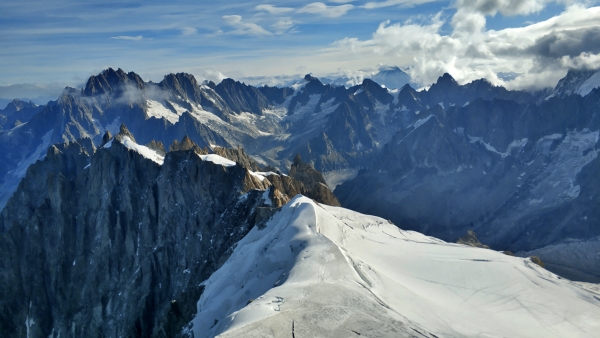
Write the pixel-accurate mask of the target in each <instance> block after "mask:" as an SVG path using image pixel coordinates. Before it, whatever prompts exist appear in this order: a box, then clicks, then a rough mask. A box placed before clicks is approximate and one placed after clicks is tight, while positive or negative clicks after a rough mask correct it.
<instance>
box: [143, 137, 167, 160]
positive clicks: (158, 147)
mask: <svg viewBox="0 0 600 338" xmlns="http://www.w3.org/2000/svg"><path fill="white" fill-rule="evenodd" d="M146 147H148V148H150V149H152V150H154V151H155V152H156V153H157V154H159V155H160V156H165V155H166V154H167V150H166V149H165V145H164V144H163V143H162V142H160V141H156V140H152V141H150V142H149V143H148V144H146Z"/></svg>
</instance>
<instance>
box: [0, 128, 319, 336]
mask: <svg viewBox="0 0 600 338" xmlns="http://www.w3.org/2000/svg"><path fill="white" fill-rule="evenodd" d="M106 139H107V140H106V142H105V143H104V144H103V145H102V146H101V147H99V148H95V146H94V144H93V142H92V141H91V140H90V139H80V140H78V141H77V142H67V143H64V144H59V145H53V146H51V147H50V148H49V150H48V151H47V154H46V157H45V159H44V160H43V161H39V162H37V163H35V164H34V165H32V166H31V167H30V168H29V169H28V172H27V175H26V177H25V178H24V179H23V181H22V182H21V183H20V185H19V188H18V190H17V192H16V193H15V194H14V196H13V197H12V198H11V199H10V200H9V202H8V204H7V205H6V207H5V208H4V210H3V211H2V213H1V214H0V289H1V290H3V291H2V294H3V297H1V298H0V332H2V335H3V336H6V337H59V336H60V337H120V336H125V337H172V336H177V335H178V334H180V333H181V331H182V328H183V326H184V325H185V324H187V323H188V322H189V321H190V320H191V318H192V316H193V314H194V313H195V312H196V301H197V300H198V298H199V296H200V294H201V293H202V287H200V286H199V284H200V283H201V282H202V281H204V280H205V279H206V278H208V277H209V276H210V275H211V273H212V272H213V271H215V270H216V269H217V268H218V267H219V266H220V265H221V264H222V263H223V262H224V261H225V259H226V258H227V257H228V255H229V254H230V253H231V250H232V249H233V248H234V246H235V243H236V242H237V241H238V240H240V239H241V238H242V237H243V236H244V235H245V234H246V233H247V232H248V231H249V230H250V229H251V228H252V227H253V226H255V224H256V220H257V214H260V215H262V217H263V218H264V209H267V210H271V211H270V213H271V214H272V212H273V211H274V209H273V207H274V206H276V205H274V203H273V201H272V200H271V198H270V197H269V196H273V195H274V193H275V190H276V189H275V187H274V186H275V185H276V186H277V191H278V192H279V195H280V200H279V204H282V203H285V202H287V201H288V200H289V198H290V197H293V196H294V195H295V194H296V193H297V192H298V191H302V188H301V187H302V186H303V185H302V183H301V182H298V181H296V180H294V179H292V178H289V177H285V176H284V178H281V177H280V176H279V175H276V174H273V173H269V174H257V173H254V172H251V171H249V170H248V169H246V168H244V167H243V166H241V165H238V164H236V163H234V162H231V161H229V160H227V159H225V158H223V157H220V156H218V155H216V154H209V155H199V154H197V153H196V151H195V144H191V145H190V146H189V147H187V149H177V150H172V151H169V152H167V153H166V154H165V155H161V154H160V152H157V151H155V150H153V149H152V148H149V147H145V146H142V145H139V144H137V143H136V142H135V137H134V136H133V135H132V133H130V132H129V131H128V130H127V128H125V127H124V126H121V129H120V132H119V133H118V134H117V135H115V137H112V138H111V137H109V136H108V135H107V136H106ZM190 142H191V141H189V142H188V141H186V140H184V141H183V142H181V144H187V143H190ZM163 149H164V148H163ZM280 179H283V180H287V181H288V183H289V184H287V185H285V184H283V185H282V184H279V182H280V181H279V180H280ZM272 186H273V187H272ZM329 194H331V192H329ZM319 202H324V203H326V202H327V201H323V200H321V201H319ZM259 209H260V210H261V211H260V212H259V211H258V210H259ZM268 215H269V213H267V217H268ZM259 219H260V217H259ZM263 221H264V219H263Z"/></svg>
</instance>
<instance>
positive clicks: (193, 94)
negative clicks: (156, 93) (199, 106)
mask: <svg viewBox="0 0 600 338" xmlns="http://www.w3.org/2000/svg"><path fill="white" fill-rule="evenodd" d="M159 86H160V87H161V88H163V89H166V90H170V91H171V92H172V93H173V94H175V95H179V96H181V97H182V98H183V99H184V100H191V101H193V102H197V103H200V100H201V98H200V93H199V85H198V81H196V78H195V77H194V76H193V75H192V74H187V73H177V74H173V73H171V74H169V75H165V77H164V78H163V80H162V81H161V82H160V83H159Z"/></svg>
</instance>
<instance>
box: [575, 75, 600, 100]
mask: <svg viewBox="0 0 600 338" xmlns="http://www.w3.org/2000/svg"><path fill="white" fill-rule="evenodd" d="M598 87H600V72H596V73H594V75H592V76H591V77H590V78H589V79H587V80H585V82H584V83H582V84H581V86H579V88H577V90H576V91H575V92H576V93H577V94H579V95H581V96H586V95H587V94H589V93H590V92H591V91H592V90H593V89H594V88H598Z"/></svg>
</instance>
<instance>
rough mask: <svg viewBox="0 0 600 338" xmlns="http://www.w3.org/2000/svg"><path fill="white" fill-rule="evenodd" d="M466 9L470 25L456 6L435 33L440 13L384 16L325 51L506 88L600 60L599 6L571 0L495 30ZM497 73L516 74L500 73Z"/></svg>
mask: <svg viewBox="0 0 600 338" xmlns="http://www.w3.org/2000/svg"><path fill="white" fill-rule="evenodd" d="M497 8H500V7H497ZM497 10H498V11H500V9H497ZM471 14H473V16H472V17H470V19H471V21H470V23H471V24H472V25H473V27H471V28H468V29H467V28H465V25H464V23H465V22H469V20H466V19H461V20H458V19H457V18H459V17H460V16H461V15H463V13H461V12H460V11H459V12H457V14H456V16H455V17H454V18H453V22H454V23H455V26H454V27H455V29H454V32H452V34H450V35H444V34H442V33H441V28H442V26H443V25H444V23H445V20H444V19H442V16H441V14H438V15H436V16H433V17H431V18H430V20H429V22H427V23H424V24H417V23H414V22H410V21H408V22H405V23H395V24H392V23H390V22H389V21H387V22H384V23H382V24H380V26H379V27H378V28H377V30H376V31H375V33H373V36H372V38H371V39H368V40H359V39H356V38H346V39H343V40H340V41H337V42H336V43H334V45H333V46H332V48H331V49H329V50H327V51H326V53H329V54H330V55H338V56H339V57H341V58H343V60H352V59H354V60H369V61H370V62H377V61H379V60H383V61H384V62H393V63H395V64H397V65H398V66H400V67H403V68H407V69H408V71H409V73H410V74H411V76H412V77H413V79H414V80H416V81H417V82H419V83H421V84H425V85H426V84H430V83H433V82H435V81H436V80H437V78H438V77H439V76H440V75H442V74H443V73H445V72H447V73H450V74H451V75H452V76H453V77H455V78H456V79H457V81H459V82H461V83H465V82H469V81H472V80H475V79H479V78H487V79H488V80H490V81H491V82H492V83H494V84H497V85H505V86H507V87H508V88H540V87H547V86H553V85H555V84H556V82H557V81H558V80H559V79H560V78H561V77H562V76H564V74H565V73H566V71H567V69H568V68H569V67H576V68H591V67H598V66H600V27H599V26H598V22H600V7H594V8H589V9H585V8H582V7H578V6H571V7H569V8H567V9H566V10H565V12H563V13H562V14H560V15H558V16H556V17H553V18H550V19H548V20H546V21H543V22H539V23H537V24H533V25H529V26H525V27H520V28H508V29H503V30H498V31H495V30H486V29H485V17H484V16H483V15H482V14H480V13H475V12H472V13H471ZM473 18H476V19H481V18H483V21H482V22H477V21H476V20H475V21H474V20H473ZM344 55H345V56H344ZM355 64H358V63H355ZM363 65H364V63H363ZM498 73H516V74H519V76H516V77H514V78H505V77H504V79H502V78H500V77H498Z"/></svg>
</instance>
